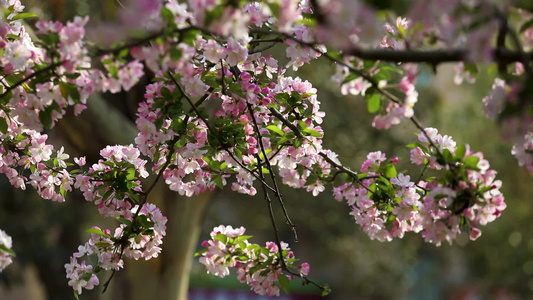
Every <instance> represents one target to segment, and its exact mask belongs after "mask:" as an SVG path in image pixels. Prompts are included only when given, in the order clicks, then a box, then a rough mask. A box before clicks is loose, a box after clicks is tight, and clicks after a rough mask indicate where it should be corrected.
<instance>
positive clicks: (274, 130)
mask: <svg viewBox="0 0 533 300" xmlns="http://www.w3.org/2000/svg"><path fill="white" fill-rule="evenodd" d="M266 129H268V131H270V132H272V133H276V134H278V135H280V136H284V135H285V132H283V130H281V129H279V127H278V126H276V125H268V126H267V127H266Z"/></svg>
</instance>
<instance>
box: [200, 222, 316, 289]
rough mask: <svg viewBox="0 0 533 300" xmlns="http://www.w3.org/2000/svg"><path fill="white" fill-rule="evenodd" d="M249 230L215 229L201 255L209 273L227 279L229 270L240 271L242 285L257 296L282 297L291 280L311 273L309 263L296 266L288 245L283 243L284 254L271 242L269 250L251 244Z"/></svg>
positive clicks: (268, 243)
mask: <svg viewBox="0 0 533 300" xmlns="http://www.w3.org/2000/svg"><path fill="white" fill-rule="evenodd" d="M245 231H246V230H245V228H244V227H240V228H235V229H234V228H233V227H231V226H224V225H220V226H218V227H215V228H213V231H212V232H211V239H210V240H208V241H204V242H202V246H203V247H204V248H206V249H204V250H202V251H200V252H198V253H197V255H200V254H201V255H202V257H200V263H202V264H203V265H205V266H206V268H207V273H210V274H213V275H215V276H218V277H220V278H223V277H225V276H227V275H229V274H230V271H229V268H236V269H237V279H238V280H239V281H240V282H243V283H247V284H248V285H249V286H250V289H251V290H253V291H254V292H255V293H257V294H259V295H268V296H279V292H280V287H281V288H282V289H283V290H285V291H287V290H288V284H289V280H292V279H294V277H295V276H296V277H301V278H305V277H306V276H307V275H308V274H309V264H308V263H302V264H301V265H300V266H299V267H297V266H296V265H295V263H296V261H297V259H295V258H294V253H293V252H292V251H290V249H289V247H288V244H286V243H283V242H281V251H280V248H279V246H278V245H277V244H276V243H274V242H267V243H266V245H265V247H261V246H259V245H257V244H251V243H249V242H248V239H249V238H251V236H246V235H244V232H245ZM280 257H281V258H282V259H283V261H281V260H280Z"/></svg>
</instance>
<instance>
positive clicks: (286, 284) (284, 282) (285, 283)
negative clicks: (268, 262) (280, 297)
mask: <svg viewBox="0 0 533 300" xmlns="http://www.w3.org/2000/svg"><path fill="white" fill-rule="evenodd" d="M278 282H279V284H280V285H281V288H282V289H283V291H284V292H285V294H288V293H289V289H290V281H289V278H287V276H286V275H285V274H279V275H278Z"/></svg>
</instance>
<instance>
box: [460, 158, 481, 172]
mask: <svg viewBox="0 0 533 300" xmlns="http://www.w3.org/2000/svg"><path fill="white" fill-rule="evenodd" d="M463 162H464V164H465V166H466V167H467V168H468V169H471V170H479V168H478V167H477V164H478V163H479V157H477V156H468V157H466V158H465V159H464V161H463Z"/></svg>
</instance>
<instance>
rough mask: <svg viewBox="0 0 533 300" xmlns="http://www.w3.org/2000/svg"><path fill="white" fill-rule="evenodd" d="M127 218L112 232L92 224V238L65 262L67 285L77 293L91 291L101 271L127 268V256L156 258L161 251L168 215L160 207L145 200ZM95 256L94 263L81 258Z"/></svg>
mask: <svg viewBox="0 0 533 300" xmlns="http://www.w3.org/2000/svg"><path fill="white" fill-rule="evenodd" d="M127 215H128V216H127V217H124V218H120V221H121V223H122V224H121V225H120V226H119V227H118V228H116V229H115V231H114V233H113V234H112V233H111V231H110V230H108V229H106V230H101V229H100V228H98V227H93V228H92V229H89V230H87V231H88V232H90V233H91V238H90V239H89V241H87V243H85V244H84V245H81V246H79V247H78V252H75V253H74V254H73V255H72V257H71V258H70V263H68V264H66V265H65V269H66V271H67V278H68V279H69V282H68V284H69V285H70V286H72V288H73V289H74V291H75V293H76V295H80V294H81V293H82V289H86V290H91V289H93V288H94V287H95V286H96V285H98V284H99V280H98V277H97V274H98V273H99V272H100V271H101V270H113V271H117V270H119V269H121V268H123V267H124V261H123V259H122V258H123V256H124V257H129V258H133V259H136V260H137V259H139V258H144V259H145V260H149V259H151V258H155V257H157V256H158V255H159V253H160V252H161V247H160V246H161V244H162V239H163V237H164V236H165V234H166V232H165V230H166V222H167V218H166V217H164V216H163V215H162V214H161V211H160V210H159V208H157V207H156V206H155V205H153V204H149V203H146V204H144V205H142V207H141V208H140V209H139V206H135V207H133V208H132V209H131V210H130V211H129V214H127ZM92 256H94V257H96V262H95V263H94V264H93V265H90V264H87V263H86V261H81V262H79V260H81V259H83V258H84V257H87V258H89V257H92Z"/></svg>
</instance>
